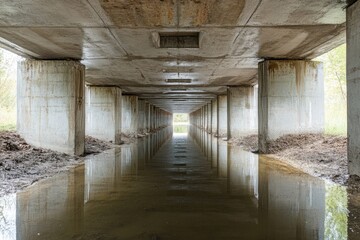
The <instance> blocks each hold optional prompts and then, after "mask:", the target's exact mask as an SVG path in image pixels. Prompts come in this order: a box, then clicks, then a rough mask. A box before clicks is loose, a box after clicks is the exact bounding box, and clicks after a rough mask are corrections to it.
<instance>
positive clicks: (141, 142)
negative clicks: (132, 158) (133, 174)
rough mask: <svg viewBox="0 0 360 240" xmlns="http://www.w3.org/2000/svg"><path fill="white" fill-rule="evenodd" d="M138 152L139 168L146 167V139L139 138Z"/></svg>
mask: <svg viewBox="0 0 360 240" xmlns="http://www.w3.org/2000/svg"><path fill="white" fill-rule="evenodd" d="M137 148H138V150H137V152H138V161H139V170H144V169H145V162H146V154H145V153H146V147H145V139H144V138H142V139H139V140H138V141H137Z"/></svg>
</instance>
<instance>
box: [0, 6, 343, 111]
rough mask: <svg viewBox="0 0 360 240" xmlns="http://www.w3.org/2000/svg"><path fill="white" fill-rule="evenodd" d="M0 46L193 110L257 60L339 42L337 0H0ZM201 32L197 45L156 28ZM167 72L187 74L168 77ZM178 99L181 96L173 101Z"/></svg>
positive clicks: (321, 49)
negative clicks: (77, 63) (82, 68)
mask: <svg viewBox="0 0 360 240" xmlns="http://www.w3.org/2000/svg"><path fill="white" fill-rule="evenodd" d="M0 5H1V8H0V46H2V47H4V48H7V49H8V50H11V51H13V52H15V53H18V54H20V55H23V56H25V57H31V58H36V59H79V60H81V61H82V63H83V64H85V65H86V70H87V72H86V81H87V83H88V84H93V85H116V86H120V87H121V88H122V89H123V90H124V92H125V93H127V94H136V95H139V97H140V98H144V99H147V100H148V101H149V102H151V103H153V104H155V105H157V106H159V107H161V108H163V109H166V110H168V111H172V112H191V111H193V110H195V109H197V108H199V107H200V106H202V105H203V104H204V103H207V102H208V101H210V100H211V99H212V98H214V97H215V96H216V95H217V94H222V93H225V92H226V86H231V85H252V84H256V82H257V64H258V62H259V61H260V60H261V59H263V58H281V59H311V58H314V57H316V56H319V55H321V54H323V53H325V52H327V51H329V50H331V49H332V48H334V47H336V46H338V45H340V44H342V43H344V42H345V10H344V7H345V6H346V1H345V0H317V1H314V0H61V1H59V0H31V1H30V0H26V1H24V0H12V1H7V0H0ZM188 31H189V32H194V31H196V32H199V33H200V38H199V39H200V41H199V43H200V47H199V48H159V47H158V46H157V44H156V38H157V36H158V33H162V32H188ZM166 79H191V80H192V81H191V83H184V84H174V83H167V82H166ZM179 99H180V100H179Z"/></svg>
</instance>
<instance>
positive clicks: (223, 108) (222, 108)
mask: <svg viewBox="0 0 360 240" xmlns="http://www.w3.org/2000/svg"><path fill="white" fill-rule="evenodd" d="M217 102H218V109H217V114H218V135H219V137H227V132H228V130H227V129H228V125H227V124H228V121H227V95H220V96H218V98H217Z"/></svg>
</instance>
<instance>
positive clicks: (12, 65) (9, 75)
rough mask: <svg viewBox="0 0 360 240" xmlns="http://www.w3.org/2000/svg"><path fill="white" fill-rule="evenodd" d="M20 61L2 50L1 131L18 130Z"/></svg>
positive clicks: (0, 73) (0, 83)
mask: <svg viewBox="0 0 360 240" xmlns="http://www.w3.org/2000/svg"><path fill="white" fill-rule="evenodd" d="M20 59H21V57H20V56H18V55H15V54H13V53H11V52H9V51H6V50H4V49H1V48H0V131H12V130H15V129H16V78H17V71H16V70H17V64H16V63H17V61H19V60H20Z"/></svg>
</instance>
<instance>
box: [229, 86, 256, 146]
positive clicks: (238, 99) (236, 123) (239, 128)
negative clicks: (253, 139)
mask: <svg viewBox="0 0 360 240" xmlns="http://www.w3.org/2000/svg"><path fill="white" fill-rule="evenodd" d="M227 93H228V95H227V101H228V102H227V108H228V110H227V113H228V133H227V136H228V138H229V139H230V138H241V137H245V136H248V135H251V134H256V133H257V131H258V117H257V115H258V109H257V102H258V98H257V97H258V96H257V88H255V87H253V86H247V87H229V88H228V91H227Z"/></svg>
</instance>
